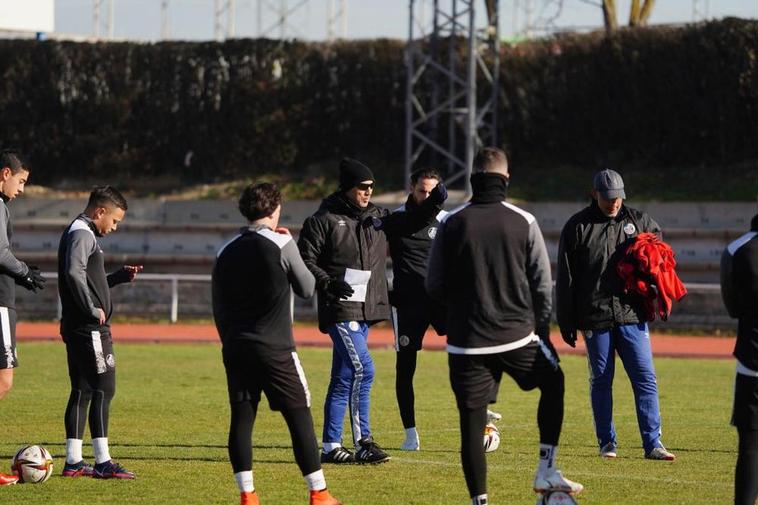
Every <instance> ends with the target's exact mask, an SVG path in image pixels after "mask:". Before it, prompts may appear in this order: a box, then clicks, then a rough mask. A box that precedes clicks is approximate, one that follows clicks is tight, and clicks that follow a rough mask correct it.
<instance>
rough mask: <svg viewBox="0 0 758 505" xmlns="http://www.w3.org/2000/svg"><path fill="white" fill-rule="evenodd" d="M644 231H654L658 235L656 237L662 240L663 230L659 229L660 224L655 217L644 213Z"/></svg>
mask: <svg viewBox="0 0 758 505" xmlns="http://www.w3.org/2000/svg"><path fill="white" fill-rule="evenodd" d="M644 226H645V229H644V231H646V232H649V233H655V234H656V235H657V236H658V239H660V240H663V230H661V225H659V224H658V223H657V222H656V221H655V219H653V218H652V217H650V216H649V215H647V214H645V217H644Z"/></svg>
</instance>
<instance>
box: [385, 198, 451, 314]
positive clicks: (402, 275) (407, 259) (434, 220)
mask: <svg viewBox="0 0 758 505" xmlns="http://www.w3.org/2000/svg"><path fill="white" fill-rule="evenodd" d="M446 214H447V212H445V211H444V210H442V205H433V204H431V202H430V200H429V199H427V200H425V201H424V202H423V203H422V204H421V205H419V204H417V203H416V201H415V200H414V199H413V196H412V195H409V196H408V200H407V201H406V202H405V204H404V205H403V206H402V207H399V208H398V209H395V211H393V212H392V214H390V215H388V216H386V217H384V218H382V220H381V222H382V224H381V229H382V231H384V233H385V234H386V235H387V240H388V241H389V245H390V256H391V257H392V274H393V280H392V303H393V305H395V306H398V307H405V306H415V305H416V304H418V303H419V302H420V300H423V299H424V298H426V297H427V294H426V289H425V288H424V279H426V265H427V262H428V259H429V251H430V249H431V247H432V240H433V239H434V237H435V235H436V233H437V228H438V227H439V225H440V222H441V221H442V219H443V218H444V217H445V215H446Z"/></svg>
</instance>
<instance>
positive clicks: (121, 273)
mask: <svg viewBox="0 0 758 505" xmlns="http://www.w3.org/2000/svg"><path fill="white" fill-rule="evenodd" d="M135 275H136V274H135V273H134V272H130V271H129V270H127V269H126V268H125V267H121V268H119V269H118V270H116V271H115V272H113V273H111V274H110V275H109V276H108V284H109V285H110V286H111V287H113V286H118V285H119V284H126V283H127V282H132V280H134V276H135Z"/></svg>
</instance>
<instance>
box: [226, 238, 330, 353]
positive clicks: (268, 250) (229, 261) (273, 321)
mask: <svg viewBox="0 0 758 505" xmlns="http://www.w3.org/2000/svg"><path fill="white" fill-rule="evenodd" d="M315 284H316V281H315V279H314V278H313V275H312V274H311V273H310V272H309V271H308V268H307V267H306V266H305V263H303V260H302V258H301V257H300V253H299V252H298V249H297V245H296V244H295V241H294V240H292V237H291V236H289V235H284V234H281V233H276V232H274V231H273V230H271V229H270V228H267V227H265V226H260V225H257V226H250V227H246V228H242V230H240V234H239V235H238V236H236V237H235V238H233V239H232V240H231V241H230V242H228V243H227V244H226V245H224V246H223V247H222V248H221V249H220V250H219V252H218V255H217V257H216V263H215V265H214V266H213V275H212V290H213V318H214V320H215V322H216V328H217V329H218V333H219V336H220V337H221V342H222V343H224V344H227V343H229V342H232V341H237V340H246V341H252V342H256V343H260V344H262V345H264V346H265V347H266V349H267V350H272V351H292V350H294V349H295V341H294V339H293V337H292V295H291V292H290V286H291V287H292V289H293V290H294V292H295V294H296V295H298V296H300V297H302V298H310V297H311V296H313V290H314V287H315Z"/></svg>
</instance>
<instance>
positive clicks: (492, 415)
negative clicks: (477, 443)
mask: <svg viewBox="0 0 758 505" xmlns="http://www.w3.org/2000/svg"><path fill="white" fill-rule="evenodd" d="M502 418H503V416H502V414H499V413H497V412H494V411H492V410H490V409H487V422H488V423H495V422H497V421H499V420H501V419H502Z"/></svg>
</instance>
